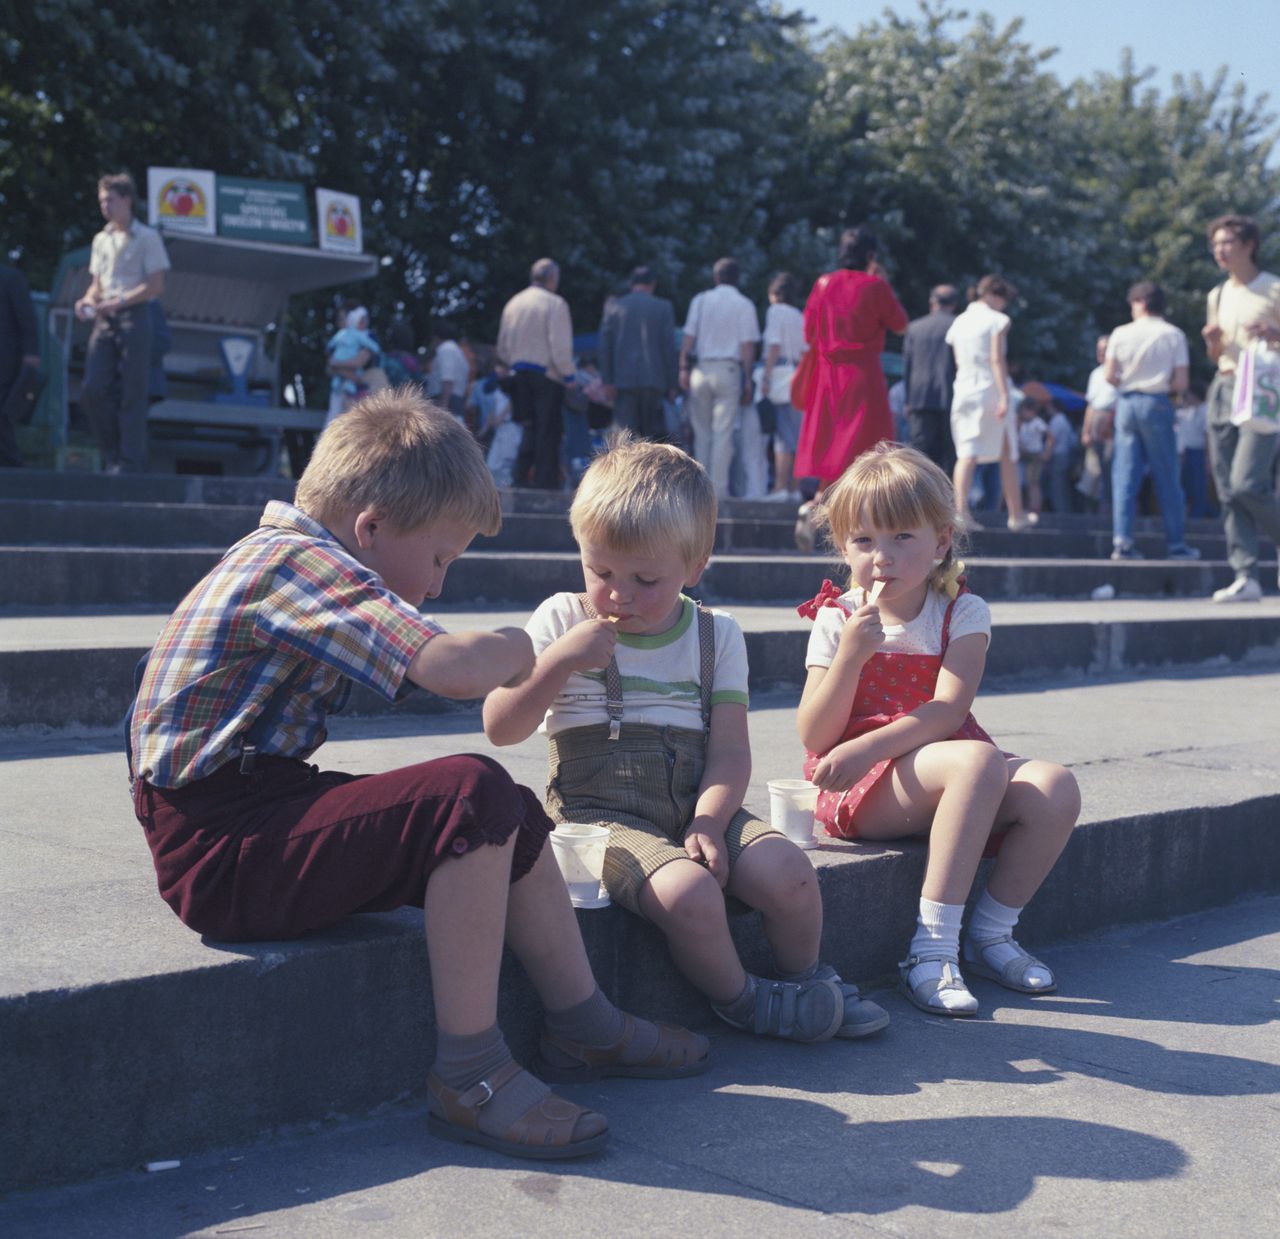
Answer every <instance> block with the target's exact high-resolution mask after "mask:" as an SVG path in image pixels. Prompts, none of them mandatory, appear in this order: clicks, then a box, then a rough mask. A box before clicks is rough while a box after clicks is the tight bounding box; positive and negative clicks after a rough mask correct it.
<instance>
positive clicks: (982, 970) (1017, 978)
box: [964, 934, 1058, 994]
mask: <svg viewBox="0 0 1280 1239" xmlns="http://www.w3.org/2000/svg"><path fill="white" fill-rule="evenodd" d="M1006 945H1008V946H1011V947H1013V949H1014V950H1015V951H1017V953H1018V954H1017V956H1016V957H1015V958H1014V959H1011V960H1009V962H1008V963H1006V964H1005V965H1004V967H1003V968H993V967H992V966H991V965H990V964H988V963H987V951H989V950H990V949H991V948H992V947H993V946H1006ZM975 951H976V956H975V954H974V952H975ZM964 966H965V967H966V968H967V969H969V971H970V972H973V973H976V974H977V975H978V976H980V977H986V978H987V980H988V981H994V982H995V983H996V984H997V985H1003V986H1004V987H1005V989H1011V990H1017V992H1018V993H1020V994H1052V993H1053V991H1054V990H1056V989H1057V988H1058V981H1057V978H1056V977H1055V976H1054V975H1053V969H1052V968H1050V967H1049V966H1048V965H1047V964H1044V963H1042V962H1041V961H1040V960H1038V959H1037V958H1036V957H1035V956H1034V955H1032V954H1031V953H1030V952H1029V951H1024V950H1023V949H1022V947H1020V946H1019V945H1018V944H1017V943H1016V942H1015V941H1014V940H1013V938H1012V936H1011V935H1009V934H1006V935H1005V936H1004V937H1003V938H993V939H992V940H991V941H990V942H984V943H982V945H981V946H979V945H978V943H976V942H974V941H972V939H969V938H966V939H965V944H964ZM1032 968H1043V969H1044V970H1045V972H1047V973H1048V974H1049V983H1048V984H1047V985H1033V984H1031V983H1030V982H1029V981H1028V980H1027V973H1028V972H1029V971H1030V970H1031V969H1032Z"/></svg>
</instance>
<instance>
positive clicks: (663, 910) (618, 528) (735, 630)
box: [484, 434, 889, 1041]
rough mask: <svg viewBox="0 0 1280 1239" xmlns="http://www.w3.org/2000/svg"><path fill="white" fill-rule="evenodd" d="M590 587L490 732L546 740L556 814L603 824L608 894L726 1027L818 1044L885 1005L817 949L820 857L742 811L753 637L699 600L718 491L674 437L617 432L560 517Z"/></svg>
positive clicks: (862, 1030)
mask: <svg viewBox="0 0 1280 1239" xmlns="http://www.w3.org/2000/svg"><path fill="white" fill-rule="evenodd" d="M570 521H571V523H572V525H573V533H574V537H575V538H576V539H577V542H578V547H579V549H580V551H581V554H582V566H583V573H584V576H585V580H586V591H585V592H584V593H582V594H568V593H565V594H556V595H554V596H553V597H551V598H548V599H547V600H546V601H545V602H544V603H543V604H542V605H541V606H540V607H539V608H538V609H537V611H536V612H535V613H534V615H533V617H532V619H531V620H530V621H529V624H528V629H527V630H528V632H529V634H530V636H531V637H532V638H533V644H534V648H535V649H536V650H537V651H538V661H537V665H536V666H535V668H534V670H533V674H532V675H531V676H530V677H529V678H528V679H526V680H524V681H522V682H521V683H519V684H518V685H514V686H510V687H506V688H502V689H500V690H498V691H497V692H495V693H493V694H491V695H490V696H489V698H488V699H487V700H486V702H485V708H484V722H485V732H486V734H487V735H488V736H489V738H490V740H492V741H493V742H494V743H495V744H515V743H518V742H519V741H521V740H523V739H525V737H526V736H528V735H530V734H531V733H532V732H533V731H534V730H535V729H541V730H543V731H545V732H546V733H547V736H548V738H549V740H550V742H551V772H550V783H549V786H548V793H547V801H548V806H549V808H550V811H551V815H552V817H554V818H555V819H556V820H557V821H561V822H578V823H592V824H599V825H606V826H608V827H609V830H610V836H609V847H608V851H607V853H606V855H605V870H604V880H605V886H606V888H607V889H608V892H609V895H610V897H611V898H612V899H614V900H615V901H616V902H617V903H620V904H622V905H623V906H624V907H626V908H628V909H629V910H630V911H632V912H635V913H637V914H638V915H640V916H643V917H646V918H648V919H649V920H651V921H652V922H653V923H654V924H655V925H657V926H658V928H659V929H661V930H662V932H663V933H664V934H665V935H666V938H667V942H668V944H669V945H670V948H671V954H672V956H673V957H674V959H675V962H676V964H677V966H678V967H679V968H680V970H681V971H682V972H683V973H684V974H685V976H687V977H688V978H689V979H690V980H691V981H692V982H693V983H694V985H696V986H697V987H698V988H699V989H700V990H702V992H703V993H704V994H706V995H707V997H708V998H709V999H710V1000H711V1003H712V1007H713V1009H714V1010H715V1012H716V1014H717V1015H719V1016H720V1018H721V1019H723V1020H725V1021H726V1022H727V1023H729V1024H732V1025H733V1026H734V1027H735V1028H741V1029H746V1030H748V1031H752V1032H756V1033H761V1034H767V1035H771V1036H778V1037H786V1038H790V1039H791V1040H794V1041H824V1040H826V1039H827V1038H829V1037H831V1036H834V1035H841V1036H845V1037H860V1036H865V1035H866V1034H868V1033H872V1032H875V1031H877V1030H879V1029H881V1028H883V1027H884V1026H885V1025H886V1024H887V1023H888V1022H889V1017H888V1015H887V1014H886V1013H885V1012H884V1011H883V1010H882V1009H881V1008H880V1007H878V1006H876V1005H875V1004H874V1003H872V1002H868V1001H866V1000H865V999H863V998H861V996H860V995H859V994H858V991H857V989H856V987H855V986H852V985H845V984H844V983H843V982H841V980H840V978H839V977H838V976H837V975H836V973H835V971H834V969H832V968H831V967H829V966H827V965H825V964H822V963H820V962H819V960H818V946H819V942H820V939H821V936H822V901H821V897H820V894H819V891H818V883H817V878H816V875H815V874H814V871H813V866H812V865H811V864H810V862H809V860H808V858H807V857H806V856H805V855H804V853H803V852H801V851H800V849H799V848H797V847H796V846H795V845H794V844H793V843H791V842H790V840H788V839H787V838H785V836H783V835H781V834H779V833H777V832H775V831H773V830H771V829H770V828H769V827H768V826H767V825H765V824H764V823H763V822H760V821H757V820H756V819H755V817H753V816H752V814H750V813H748V812H747V811H746V810H745V809H743V808H742V799H743V796H744V795H745V794H746V790H747V784H748V782H749V780H750V776H751V756H750V747H749V742H748V738H747V659H746V642H745V641H744V639H743V636H742V631H741V629H740V628H739V627H738V625H737V624H736V623H735V622H734V620H733V618H732V617H731V616H730V615H728V614H727V613H725V612H723V611H709V610H704V609H703V608H701V607H699V606H697V605H695V604H694V603H693V602H692V601H691V600H690V599H689V598H687V597H686V596H685V595H684V593H683V592H682V591H683V590H684V589H685V588H688V587H690V586H693V585H696V584H697V582H698V579H699V577H701V575H702V571H703V569H704V568H705V567H706V563H707V560H708V558H709V557H710V555H711V547H712V543H713V541H714V539H715V529H716V496H715V490H714V488H713V487H712V484H711V480H710V478H709V477H708V476H707V474H706V472H705V470H704V469H703V468H702V466H701V465H699V464H698V463H697V462H696V461H694V460H693V459H692V458H691V457H689V456H687V455H686V454H685V453H684V452H682V451H680V450H679V449H678V448H675V447H672V446H670V445H667V444H656V443H644V442H635V441H632V440H631V439H630V438H629V436H627V435H625V434H624V435H621V436H619V437H617V438H615V439H614V441H613V445H612V447H611V449H610V450H608V451H607V452H606V453H605V454H604V455H602V456H599V457H597V458H596V460H595V461H594V462H593V463H592V465H591V467H590V468H589V469H588V470H587V473H586V476H585V477H584V478H583V480H582V484H581V486H580V487H579V488H578V492H577V495H576V497H575V498H574V501H573V506H572V508H571V509H570ZM724 892H727V893H728V894H730V895H734V896H737V898H738V899H740V900H742V901H743V902H744V903H746V904H749V905H750V906H751V907H753V908H758V909H760V911H761V912H762V913H763V914H764V929H765V934H766V936H767V937H768V939H769V943H770V945H771V946H772V948H773V954H774V960H775V963H776V965H777V971H778V974H779V977H780V979H779V980H766V979H765V978H763V977H756V976H752V975H750V974H748V973H747V972H745V971H744V969H743V967H742V964H741V962H740V961H739V959H738V955H737V952H736V951H735V949H734V946H733V940H732V939H731V937H730V936H729V925H728V919H727V916H726V909H725V899H724Z"/></svg>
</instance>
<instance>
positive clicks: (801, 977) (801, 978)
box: [778, 962, 818, 985]
mask: <svg viewBox="0 0 1280 1239" xmlns="http://www.w3.org/2000/svg"><path fill="white" fill-rule="evenodd" d="M817 974H818V964H817V962H815V963H812V964H810V965H809V967H807V968H806V969H805V970H804V971H803V972H779V973H778V980H779V981H792V982H795V983H797V984H800V985H803V984H804V983H805V982H806V981H812V980H813V978H814V977H815V976H817Z"/></svg>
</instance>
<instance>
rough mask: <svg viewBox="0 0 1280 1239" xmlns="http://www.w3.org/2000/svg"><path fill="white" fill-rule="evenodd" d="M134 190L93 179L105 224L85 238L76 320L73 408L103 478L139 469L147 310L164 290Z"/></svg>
mask: <svg viewBox="0 0 1280 1239" xmlns="http://www.w3.org/2000/svg"><path fill="white" fill-rule="evenodd" d="M137 198H138V191H137V189H136V188H135V187H134V184H133V178H132V177H130V176H129V175H127V174H126V173H123V172H120V173H116V174H115V175H113V176H104V177H103V178H102V179H101V180H100V181H99V182H98V207H99V209H100V210H101V211H102V218H103V219H105V220H106V221H107V222H106V227H104V228H103V229H102V231H101V232H100V233H98V235H97V236H96V237H94V238H93V248H92V249H91V250H90V256H89V275H90V276H91V277H92V278H91V280H90V283H89V289H88V291H87V292H86V293H85V295H84V296H83V297H81V298H80V300H79V301H77V302H76V305H75V314H76V317H77V318H79V319H80V320H82V321H83V322H89V321H92V323H93V330H92V331H91V332H90V334H89V347H88V350H87V352H86V353H85V362H84V382H83V384H82V385H81V388H80V406H81V408H82V409H83V410H84V412H85V415H86V416H87V417H88V419H89V424H90V425H91V426H92V427H93V432H94V434H95V435H96V436H97V439H98V445H99V446H100V448H101V449H102V460H103V464H104V466H105V468H106V471H107V472H108V473H140V472H142V471H143V470H145V469H146V467H147V379H148V374H149V371H150V368H151V310H150V307H149V306H148V304H147V303H148V302H149V301H154V300H155V299H156V298H157V297H159V296H160V294H161V293H163V292H164V273H165V272H166V271H167V270H168V269H169V256H168V255H167V254H166V253H165V249H164V242H163V241H162V240H161V239H160V234H159V233H158V232H157V231H156V230H155V229H154V228H148V227H147V226H146V224H143V223H140V222H139V221H138V220H136V219H135V218H134V204H135V203H136V202H137Z"/></svg>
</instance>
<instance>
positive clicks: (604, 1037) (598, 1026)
mask: <svg viewBox="0 0 1280 1239" xmlns="http://www.w3.org/2000/svg"><path fill="white" fill-rule="evenodd" d="M631 1018H632V1020H633V1021H634V1022H635V1035H634V1036H633V1037H632V1038H631V1041H630V1043H629V1044H628V1045H627V1046H626V1047H625V1048H624V1049H623V1050H622V1052H621V1054H620V1055H619V1057H618V1061H619V1062H621V1063H641V1062H643V1061H644V1060H645V1059H646V1058H648V1057H649V1055H650V1054H652V1053H653V1051H654V1050H655V1049H656V1048H657V1045H658V1029H657V1027H656V1026H655V1025H653V1024H651V1023H650V1022H649V1021H648V1020H642V1019H637V1018H636V1017H635V1016H632V1017H631ZM622 1029H623V1018H622V1012H621V1011H619V1010H618V1008H617V1007H615V1006H614V1005H613V1003H611V1002H610V1001H609V1000H608V998H606V997H605V995H604V991H603V990H602V989H601V988H600V987H599V986H598V985H597V986H596V988H595V992H594V993H593V994H592V995H591V997H590V998H586V999H584V1000H583V1001H582V1002H580V1003H577V1004H576V1005H575V1006H572V1007H567V1008H565V1010H563V1011H548V1012H547V1031H548V1032H551V1033H554V1034H555V1035H556V1036H558V1037H563V1038H564V1039H565V1040H566V1041H578V1042H581V1043H582V1044H583V1045H591V1046H607V1045H613V1044H615V1043H616V1042H617V1040H618V1039H619V1038H620V1037H621V1036H622ZM543 1056H544V1057H545V1058H547V1060H548V1061H550V1062H551V1063H552V1065H553V1066H558V1067H564V1066H568V1065H570V1063H571V1062H572V1060H565V1059H564V1058H563V1056H562V1055H558V1054H557V1053H556V1052H555V1047H554V1046H544V1048H543Z"/></svg>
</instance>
